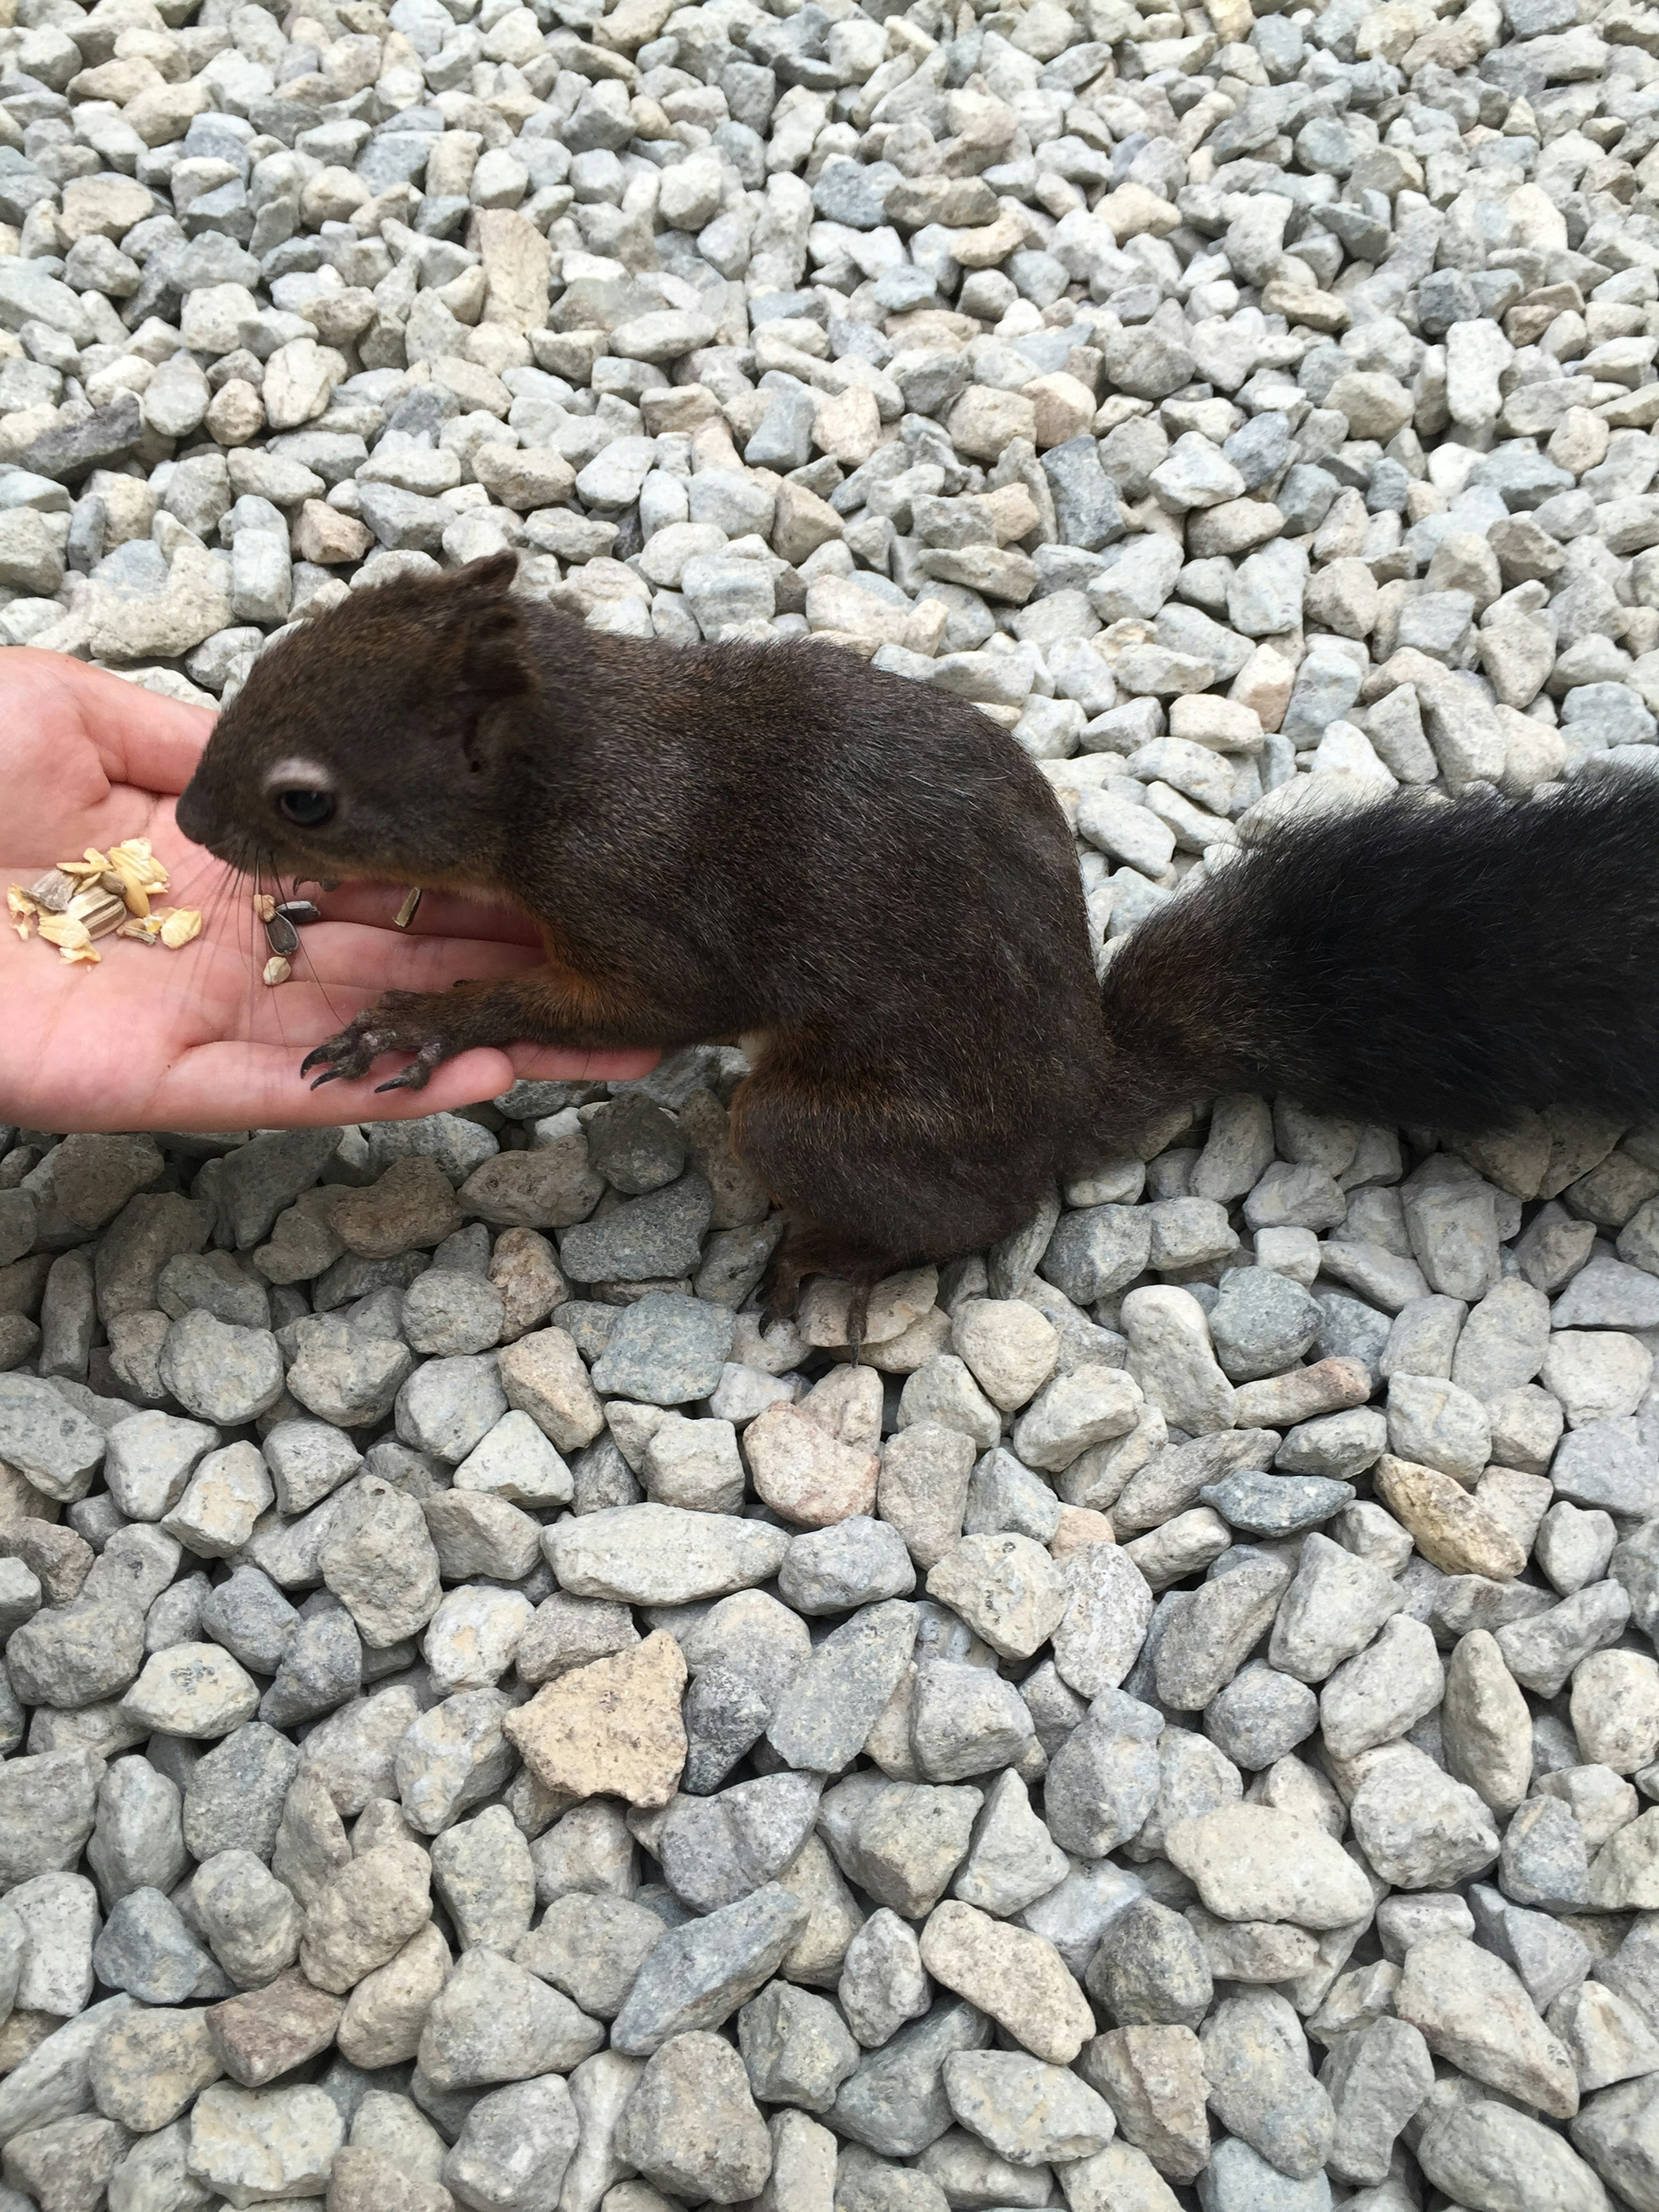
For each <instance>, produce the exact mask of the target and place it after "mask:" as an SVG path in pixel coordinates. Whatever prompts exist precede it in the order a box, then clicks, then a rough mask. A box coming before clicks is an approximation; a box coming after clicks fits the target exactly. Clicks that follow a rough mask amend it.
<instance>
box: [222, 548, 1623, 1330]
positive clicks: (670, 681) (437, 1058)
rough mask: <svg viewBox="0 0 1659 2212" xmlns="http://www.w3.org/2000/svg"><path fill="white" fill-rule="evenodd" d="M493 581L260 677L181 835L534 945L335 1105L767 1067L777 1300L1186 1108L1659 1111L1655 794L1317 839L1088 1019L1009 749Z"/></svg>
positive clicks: (380, 1011)
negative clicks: (626, 1063)
mask: <svg viewBox="0 0 1659 2212" xmlns="http://www.w3.org/2000/svg"><path fill="white" fill-rule="evenodd" d="M515 567H516V561H515V556H513V554H511V553H503V554H499V555H496V556H492V557H490V558H489V559H486V560H483V561H478V562H473V563H472V564H471V565H470V566H468V567H466V568H461V569H459V570H457V571H454V572H452V573H450V574H446V575H442V576H432V577H424V578H417V579H409V578H400V579H397V580H392V581H390V582H388V583H386V584H383V585H380V586H372V587H369V588H367V589H364V590H362V591H359V592H354V593H353V594H352V595H351V596H350V598H349V599H346V600H344V601H343V602H342V603H341V604H339V605H337V606H335V607H333V608H331V609H330V610H329V611H326V612H324V613H322V614H320V615H319V616H317V617H314V618H311V619H307V620H306V621H303V622H301V623H299V624H297V625H295V628H294V629H291V630H290V631H289V633H288V634H287V635H285V636H283V637H282V638H281V639H279V640H278V641H276V644H275V645H274V647H272V648H271V649H270V651H268V652H267V653H264V654H263V655H262V656H261V657H260V659H258V660H257V661H256V662H255V663H254V665H253V666H252V670H251V671H250V672H249V675H248V678H247V680H246V684H244V686H243V688H242V690H240V693H239V694H238V695H237V696H236V698H235V699H234V702H232V704H231V705H230V706H229V707H228V708H226V709H225V711H224V712H223V713H222V714H221V716H220V718H219V720H218V723H217V725H216V728H215V730H214V732H213V733H212V735H211V737H210V739H209V742H208V744H207V746H206V749H205V750H204V754H203V756H202V758H201V762H200V764H199V766H198V767H197V771H196V774H195V775H194V777H193V779H192V781H191V783H190V785H189V787H188V788H187V789H186V790H185V793H184V794H183V796H182V798H181V799H180V800H179V806H178V821H179V828H180V829H182V830H183V832H184V833H185V836H187V837H190V838H191V839H192V840H193V841H195V842H197V843H199V844H202V845H204V846H206V847H207V848H209V849H210V851H211V852H213V853H214V854H216V855H217V856H218V857H219V858H220V859H221V860H225V861H228V862H230V863H232V864H233V865H234V866H238V867H242V868H252V866H255V865H256V863H257V864H258V865H261V866H264V867H265V868H267V869H272V870H275V871H276V872H290V871H291V872H295V873H303V874H305V875H306V876H308V877H346V876H349V877H354V878H366V879H370V880H378V881H382V882H392V883H396V884H405V885H410V886H417V887H423V888H428V889H445V890H454V891H459V892H462V893H470V894H472V895H475V896H483V897H486V898H489V899H492V900H495V901H497V902H501V901H508V902H512V903H513V904H514V905H516V906H517V907H519V908H521V909H522V910H523V912H524V913H525V914H526V915H528V916H529V917H530V918H531V919H532V921H533V923H534V924H535V927H536V928H537V930H538V933H539V935H540V939H541V942H542V945H543V948H544V952H545V956H546V957H545V964H544V965H543V966H541V967H538V968H537V969H533V970H529V971H526V972H524V973H522V974H520V975H513V976H510V977H507V978H503V979H496V980H492V981H478V982H465V983H461V984H458V985H457V986H456V987H453V989H451V990H447V991H442V992H435V993H429V994H428V993H407V992H394V993H392V994H388V995H387V997H386V999H385V1000H383V1001H382V1002H381V1003H380V1005H379V1006H375V1007H373V1008H371V1009H369V1010H368V1011H366V1012H362V1013H360V1014H359V1015H358V1016H357V1017H356V1019H355V1020H353V1021H351V1022H349V1023H348V1024H346V1026H345V1027H344V1028H343V1030H340V1032H339V1033H338V1035H337V1036H332V1037H331V1038H329V1039H328V1040H327V1042H325V1043H323V1044H320V1045H319V1046H318V1047H317V1048H316V1049H315V1050H314V1051H313V1052H312V1053H311V1054H309V1055H308V1057H307V1059H306V1060H305V1062H304V1063H303V1066H302V1069H301V1073H308V1072H309V1071H310V1070H312V1069H313V1068H314V1067H320V1068H321V1069H322V1071H323V1072H322V1073H321V1074H319V1076H318V1077H317V1081H318V1082H319V1083H325V1082H331V1081H333V1080H335V1079H340V1078H344V1079H351V1080H356V1079H361V1078H362V1077H363V1076H365V1075H366V1074H367V1073H368V1071H369V1069H370V1067H371V1065H372V1063H373V1062H374V1060H376V1059H377V1058H378V1057H379V1056H380V1054H383V1053H392V1052H401V1053H408V1054H413V1055H414V1057H413V1059H412V1060H410V1062H409V1064H408V1065H407V1066H404V1069H403V1070H402V1071H401V1073H398V1074H395V1075H393V1076H392V1078H391V1079H390V1080H389V1081H388V1082H386V1083H383V1084H381V1085H380V1086H379V1088H380V1090H382V1091H388V1090H395V1089H398V1088H400V1087H401V1088H407V1089H411V1090H418V1089H419V1088H420V1087H421V1086H422V1085H424V1083H425V1082H426V1081H427V1079H428V1075H429V1074H430V1072H431V1070H432V1069H433V1068H434V1067H435V1066H437V1065H438V1064H439V1063H440V1062H441V1061H442V1060H447V1058H449V1057H450V1056H451V1055H452V1054H456V1053H459V1052H462V1051H465V1049H467V1048H469V1047H471V1046H475V1045H501V1046H505V1045H508V1044H511V1043H513V1042H532V1043H538V1044H544V1045H561V1046H570V1047H576V1048H583V1047H586V1048H594V1049H603V1048H611V1047H626V1046H655V1047H659V1048H665V1049H668V1048H677V1047H679V1046H682V1045H686V1044H692V1043H708V1042H728V1041H733V1040H735V1039H737V1038H738V1037H741V1038H742V1039H743V1041H744V1048H745V1049H746V1051H747V1052H748V1054H749V1056H750V1061H751V1072H750V1073H749V1075H748V1076H747V1077H746V1078H745V1079H744V1081H743V1083H742V1084H741V1085H739V1087H738V1091H736V1093H735V1095H734V1097H733V1098H732V1121H731V1131H732V1143H733V1146H734V1149H735V1150H736V1152H738V1154H739V1156H740V1157H741V1158H743V1159H744V1160H745V1161H746V1162H747V1163H748V1164H749V1165H750V1167H751V1168H752V1169H753V1170H754V1171H755V1173H756V1174H757V1176H758V1177H759V1178H760V1180H761V1182H763V1185H764V1186H765V1187H766V1188H767V1189H768V1190H769V1192H770V1194H772V1196H773V1198H774V1199H775V1201H776V1203H777V1204H778V1205H779V1206H781V1208H782V1209H783V1211H784V1212H785V1214H786V1215H787V1218H788V1221H789V1225H790V1226H789V1231H788V1235H787V1237H786V1239H785V1241H784V1243H783V1244H782V1246H781V1249H780V1251H779V1253H778V1255H777V1256H776V1258H775V1262H774V1273H773V1277H772V1281H771V1285H770V1289H769V1301H770V1304H771V1309H772V1310H774V1311H776V1312H787V1311H788V1310H790V1304H791V1303H792V1302H793V1296H794V1294H795V1291H796V1290H797V1288H798V1286H799V1283H800V1282H801V1281H802V1279H805V1277H806V1276H808V1275H811V1274H817V1273H823V1274H828V1275H833V1276H837V1277H841V1278H843V1279H848V1280H849V1281H850V1282H851V1283H852V1284H853V1285H854V1289H855V1292H857V1293H859V1294H860V1296H862V1295H867V1291H868V1288H869V1286H870V1285H872V1284H874V1283H875V1282H876V1281H878V1280H879V1279H881V1278H882V1277H884V1276H885V1275H888V1274H890V1273H893V1272H894V1271H895V1270H896V1269H898V1268H902V1267H911V1266H915V1265H921V1264H923V1263H926V1262H929V1261H945V1260H948V1259H951V1258H953V1257H956V1256H957V1255H962V1254H964V1253H968V1252H971V1251H974V1250H976V1249H981V1248H982V1247H984V1246H987V1245H989V1244H992V1243H996V1242H997V1241H999V1240H1000V1239H1001V1238H1003V1237H1007V1236H1009V1235H1011V1234H1012V1232H1014V1231H1017V1230H1018V1229H1019V1228H1021V1227H1022V1226H1023V1225H1024V1224H1025V1223H1026V1222H1027V1221H1029V1220H1030V1218H1032V1217H1033V1215H1034V1214H1035V1213H1036V1212H1037V1211H1038V1209H1039V1208H1040V1206H1042V1205H1043V1203H1044V1202H1045V1200H1049V1199H1050V1197H1051V1194H1052V1192H1053V1190H1054V1185H1055V1183H1056V1182H1063V1181H1065V1180H1066V1179H1068V1178H1070V1177H1071V1176H1074V1175H1075V1174H1077V1173H1079V1171H1082V1170H1085V1169H1086V1168H1087V1167H1089V1166H1091V1164H1097V1163H1098V1162H1099V1161H1100V1160H1101V1159H1102V1158H1109V1157H1112V1156H1113V1155H1115V1154H1121V1153H1123V1152H1126V1151H1128V1150H1132V1149H1133V1146H1134V1144H1135V1140H1136V1139H1137V1137H1138V1136H1139V1135H1141V1134H1142V1133H1144V1132H1146V1130H1147V1129H1149V1128H1150V1127H1152V1125H1153V1124H1155V1123H1156V1122H1157V1121H1158V1120H1159V1119H1160V1118H1161V1117H1163V1116H1165V1115H1168V1114H1169V1113H1170V1110H1171V1109H1176V1108H1180V1107H1183V1106H1185V1107H1190V1106H1192V1105H1193V1104H1195V1103H1198V1102H1199V1101H1200V1100H1201V1099H1204V1098H1206V1097H1213V1096H1216V1095H1218V1094H1221V1093H1225V1092H1236V1091H1266V1092H1269V1093H1273V1092H1282V1093H1286V1094H1288V1095H1290V1096H1291V1097H1295V1098H1297V1100H1298V1101H1299V1102H1300V1103H1302V1104H1304V1106H1306V1107H1308V1108H1310V1109H1314V1110H1325V1111H1346V1112H1349V1113H1354V1114H1358V1115H1361V1116H1363V1117H1364V1118H1367V1119H1370V1120H1373V1121H1384V1122H1390V1123H1395V1124H1400V1123H1405V1124H1408V1125H1413V1126H1416V1125H1429V1126H1434V1127H1441V1128H1443V1129H1446V1130H1449V1131H1453V1132H1461V1133H1465V1134H1468V1135H1471V1136H1473V1135H1475V1134H1479V1133H1483V1132H1491V1131H1493V1130H1497V1129H1501V1128H1503V1127H1505V1126H1506V1125H1508V1124H1510V1122H1512V1121H1513V1120H1514V1118H1515V1117H1516V1115H1518V1114H1520V1113H1521V1112H1522V1110H1523V1109H1528V1108H1536V1109H1541V1108H1545V1107H1588V1108H1595V1109H1605V1110H1607V1111H1611V1112H1613V1113H1620V1114H1624V1115H1627V1116H1629V1117H1630V1118H1632V1119H1634V1118H1636V1117H1637V1116H1638V1115H1639V1114H1641V1113H1642V1112H1644V1111H1645V1110H1646V1109H1648V1108H1650V1106H1651V1105H1652V1104H1653V1103H1655V1101H1656V1097H1659V777H1652V778H1650V777H1647V776H1635V775H1621V776H1602V777H1600V778H1596V779H1582V780H1580V781H1576V782H1574V783H1572V784H1571V785H1567V786H1565V787H1556V788H1553V789H1550V790H1548V791H1547V792H1544V793H1539V794H1537V795H1535V796H1534V797H1532V798H1530V799H1525V800H1506V799H1502V798H1500V797H1499V796H1498V793H1496V792H1494V791H1492V790H1491V789H1490V788H1485V789H1480V790H1477V791H1475V792H1473V793H1466V794H1465V795H1463V796H1462V797H1460V798H1457V799H1446V798H1444V797H1443V796H1441V795H1438V794H1425V793H1409V792H1401V793H1395V794H1394V795H1392V796H1391V797H1389V798H1387V799H1383V800H1382V801H1380V802H1379V803H1376V804H1374V805H1367V806H1364V807H1363V808H1358V809H1352V810H1344V811H1340V812H1335V811H1320V812H1318V813H1317V814H1312V813H1309V812H1303V813H1300V814H1291V815H1290V816H1289V817H1288V818H1286V819H1285V820H1283V821H1281V822H1280V823H1278V824H1276V825H1274V826H1272V827H1270V828H1268V829H1264V830H1262V831H1260V832H1258V833H1256V834H1255V835H1254V836H1251V837H1249V838H1248V839H1247V841H1246V844H1245V848H1244V850H1243V853H1242V854H1240V855H1239V856H1238V857H1237V858H1235V859H1234V860H1231V861H1230V862H1229V863H1227V864H1226V865H1225V866H1222V867H1220V868H1218V869H1217V870H1216V871H1215V872H1213V873H1212V874H1210V873H1207V872H1206V879H1205V880H1203V881H1202V882H1201V883H1200V884H1197V885H1196V886H1193V887H1189V888H1188V889H1187V890H1184V891H1183V892H1182V894H1181V895H1179V896H1176V897H1174V898H1172V899H1170V901H1169V902H1168V903H1167V904H1166V905H1164V907H1162V908H1160V909H1159V910H1158V912H1157V913H1156V914H1155V915H1152V917H1150V918H1149V919H1147V920H1146V921H1143V922H1142V923H1141V924H1140V926H1139V927H1138V928H1137V929H1136V930H1135V931H1134V932H1133V934H1132V935H1131V936H1129V937H1128V938H1127V939H1125V940H1124V941H1123V942H1122V943H1121V945H1119V946H1117V947H1116V948H1115V951H1114V953H1113V956H1112V957H1111V958H1110V960H1109V963H1108V964H1107V966H1106V969H1105V975H1104V980H1103V981H1100V980H1097V975H1096V973H1095V966H1094V962H1093V959H1092V957H1091V949H1090V940H1089V930H1088V922H1087V917H1086V912H1085V903H1084V896H1083V890H1082V884H1081V879H1080V877H1079V871H1078V865H1077V856H1076V849H1075V847H1074V844H1073V838H1072V834H1071V831H1070V829H1068V827H1067V824H1066V819H1065V817H1064V814H1063V813H1062V811H1061V809H1060V805H1059V802H1058V800H1057V799H1056V798H1055V796H1054V793H1053V791H1052V789H1051V787H1050V786H1049V784H1048V781H1047V779H1046V778H1045V777H1044V776H1043V775H1042V773H1041V772H1040V770H1039V769H1037V768H1036V765H1035V764H1034V763H1033V762H1032V761H1031V760H1030V759H1029V758H1028V757H1027V756H1026V755H1025V753H1024V751H1023V750H1021V748H1020V747H1019V746H1018V744H1016V743H1015V742H1014V740H1013V738H1012V737H1011V736H1010V735H1009V734H1008V732H1006V730H1004V729H1003V728H1002V727H1001V726H1000V725H999V724H998V723H997V722H996V721H995V720H993V719H992V718H991V717H990V716H989V715H987V714H983V713H981V711H980V709H979V708H977V707H975V706H973V705H972V704H970V703H969V702H965V701H963V700H960V699H957V698H955V697H953V696H950V695H947V694H945V693H944V692H941V691H938V690H933V689H931V688H925V687H923V686H921V685H918V684H914V683H910V682H907V681H906V680H904V679H903V678H899V677H896V676H892V675H888V674H884V673H883V672H882V671H878V670H876V669H872V667H870V666H869V665H867V664H866V663H865V662H863V661H861V660H860V659H858V658H856V657H855V656H854V655H852V654H849V653H842V652H836V651H832V650H826V649H825V648H824V647H822V646H817V645H814V644H811V643H810V642H807V641H791V642H784V641H779V642H775V643H764V642H750V641H726V642H717V643H714V644H711V645H703V646H693V647H671V646H667V645H663V644H658V643H655V642H652V641H641V640H637V639H634V638H629V637H623V636H617V635H607V634H605V633H601V632H596V631H594V630H591V629H586V628H585V627H584V626H583V625H582V624H581V623H580V622H577V621H575V620H573V619H571V618H570V617H566V616H563V615H561V614H558V613H556V612H555V611H553V610H552V609H550V607H548V606H546V605H544V604H542V603H541V602H539V601H538V600H537V599H533V598H531V597H529V596H527V595H525V594H521V593H518V592H514V591H513V589H512V585H513V576H514V572H515Z"/></svg>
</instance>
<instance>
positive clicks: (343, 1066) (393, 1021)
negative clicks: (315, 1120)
mask: <svg viewBox="0 0 1659 2212" xmlns="http://www.w3.org/2000/svg"><path fill="white" fill-rule="evenodd" d="M448 1011H449V1009H448V1008H447V1006H446V1003H445V1000H444V999H443V997H442V995H441V994H438V993H433V994H429V995H428V994H426V993H424V992H419V991H388V992H387V993H386V996H385V998H383V999H382V1000H381V1001H380V1005H379V1006H366V1007H365V1008H364V1009H363V1011H362V1013H361V1014H358V1015H357V1016H356V1017H355V1018H354V1019H352V1020H351V1021H349V1022H348V1023H347V1024H346V1025H345V1027H344V1028H343V1030H339V1031H338V1032H337V1034H336V1035H335V1036H331V1037H330V1038H329V1040H328V1042H326V1043H325V1044H319V1046H318V1047H317V1048H316V1050H315V1051H314V1052H308V1053H307V1054H306V1056H305V1058H304V1060H301V1063H300V1073H301V1075H309V1074H310V1073H311V1071H312V1069H313V1067H320V1068H321V1069H322V1070H323V1073H321V1074H320V1075H319V1076H318V1077H317V1079H316V1080H315V1081H314V1082H313V1085H312V1086H311V1087H312V1089H313V1091H316V1090H319V1089H320V1087H321V1086H322V1085H324V1084H325V1083H337V1082H340V1081H342V1080H343V1081H345V1082H347V1083H356V1082H358V1081H360V1080H361V1079H362V1077H363V1076H365V1075H367V1074H368V1071H369V1069H370V1068H371V1067H372V1066H374V1062H375V1060H377V1059H378V1058H379V1057H380V1054H381V1053H383V1052H412V1053H413V1054H414V1055H415V1057H414V1059H413V1060H411V1061H410V1064H409V1066H407V1067H406V1068H404V1070H403V1072H402V1073H401V1074H398V1075H394V1076H392V1078H391V1079H390V1080H389V1081H388V1082H386V1083H377V1084H376V1085H375V1086H374V1088H375V1091H376V1092H377V1093H378V1092H380V1091H422V1090H424V1089H425V1087H426V1085H427V1081H428V1078H429V1077H430V1075H431V1073H432V1071H433V1069H434V1068H435V1067H437V1066H440V1065H441V1063H442V1062H443V1061H444V1060H452V1059H453V1057H454V1055H455V1054H457V1053H458V1052H465V1050H466V1049H467V1046H468V1044H469V1042H471V1040H470V1039H468V1038H465V1037H461V1036H457V1035H456V1034H455V1032H454V1030H453V1027H452V1026H451V1025H449V1024H447V1023H446V1022H445V1020H444V1015H445V1013H446V1012H448Z"/></svg>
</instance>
